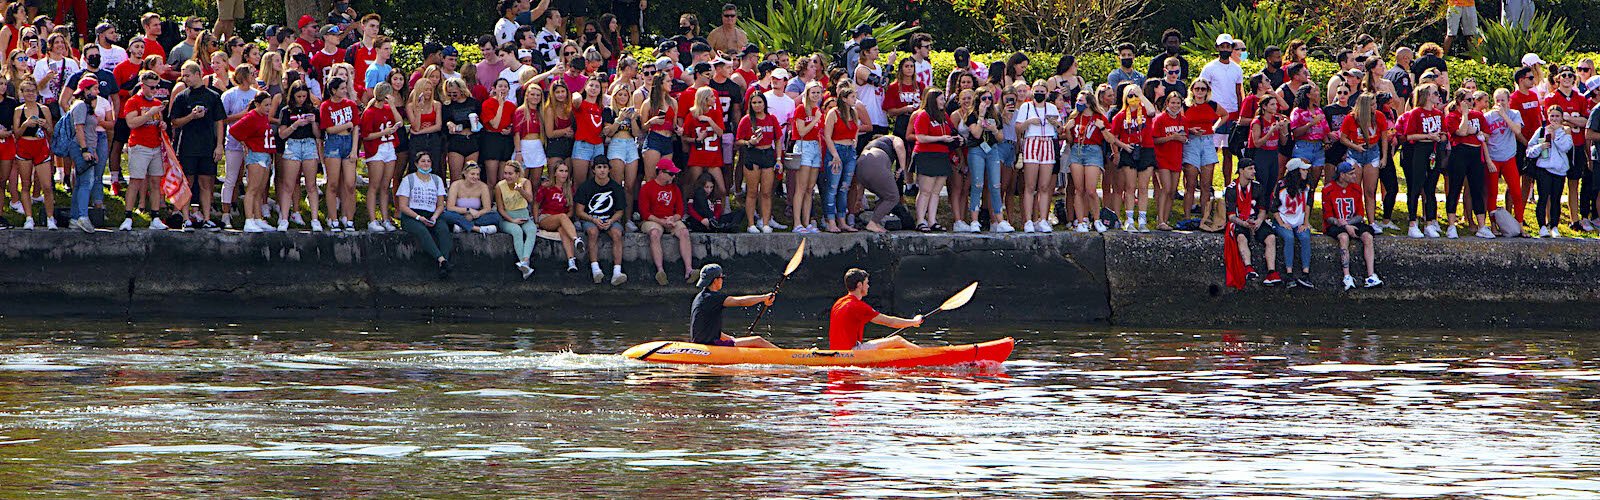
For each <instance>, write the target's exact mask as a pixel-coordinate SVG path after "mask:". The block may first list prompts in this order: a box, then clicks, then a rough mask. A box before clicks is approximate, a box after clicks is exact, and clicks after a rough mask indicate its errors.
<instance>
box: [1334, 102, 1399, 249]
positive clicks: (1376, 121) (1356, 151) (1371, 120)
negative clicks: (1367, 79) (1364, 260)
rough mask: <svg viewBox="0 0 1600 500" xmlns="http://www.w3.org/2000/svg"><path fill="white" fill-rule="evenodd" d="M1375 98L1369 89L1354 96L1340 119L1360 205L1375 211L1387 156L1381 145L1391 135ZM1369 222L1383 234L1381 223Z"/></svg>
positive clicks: (1341, 139)
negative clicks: (1360, 197) (1353, 99)
mask: <svg viewBox="0 0 1600 500" xmlns="http://www.w3.org/2000/svg"><path fill="white" fill-rule="evenodd" d="M1377 102H1378V98H1377V96H1375V95H1373V94H1371V93H1363V94H1361V95H1359V96H1356V100H1355V106H1354V107H1353V108H1351V111H1350V113H1349V114H1347V115H1345V116H1344V119H1343V120H1341V121H1340V122H1339V141H1340V142H1342V143H1343V144H1344V147H1345V148H1346V149H1348V150H1349V153H1348V156H1349V158H1348V159H1349V161H1350V162H1352V163H1353V165H1355V169H1356V178H1357V179H1359V180H1360V184H1361V192H1362V195H1363V197H1362V200H1363V202H1364V204H1363V206H1366V207H1368V209H1369V210H1372V211H1374V212H1376V211H1377V207H1378V205H1377V200H1378V181H1379V177H1380V176H1382V171H1381V169H1382V168H1383V162H1384V161H1385V160H1386V159H1387V156H1385V154H1384V153H1385V149H1384V145H1385V144H1387V143H1388V142H1389V141H1390V139H1391V136H1392V135H1393V134H1392V132H1391V130H1390V121H1389V117H1388V116H1387V115H1385V114H1384V113H1383V112H1382V111H1381V110H1379V109H1378V104H1377ZM1391 191H1392V189H1391ZM1369 220H1370V218H1369ZM1372 226H1373V229H1374V231H1375V232H1376V233H1377V234H1383V227H1382V226H1380V225H1378V224H1376V223H1374V224H1372Z"/></svg>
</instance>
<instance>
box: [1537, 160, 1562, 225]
mask: <svg viewBox="0 0 1600 500" xmlns="http://www.w3.org/2000/svg"><path fill="white" fill-rule="evenodd" d="M1531 171H1532V172H1533V173H1534V175H1536V176H1538V184H1539V204H1538V207H1537V208H1536V209H1535V210H1536V213H1535V216H1536V218H1537V219H1538V221H1539V227H1556V226H1558V225H1560V224H1561V190H1562V189H1564V188H1565V187H1566V184H1567V179H1566V177H1565V176H1560V175H1556V174H1552V173H1550V171H1549V170H1545V169H1542V168H1539V167H1533V169H1531Z"/></svg>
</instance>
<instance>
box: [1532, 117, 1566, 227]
mask: <svg viewBox="0 0 1600 500" xmlns="http://www.w3.org/2000/svg"><path fill="white" fill-rule="evenodd" d="M1543 123H1544V125H1543V126H1541V127H1539V128H1538V129H1537V130H1535V131H1534V133H1533V136H1532V137H1529V138H1528V152H1527V155H1528V156H1529V157H1531V158H1534V161H1535V164H1534V169H1533V172H1534V174H1535V177H1536V178H1537V184H1538V188H1539V203H1538V204H1537V205H1536V206H1535V209H1534V211H1535V216H1536V218H1537V222H1538V223H1539V237H1540V238H1560V237H1561V190H1562V183H1561V181H1562V179H1565V178H1568V169H1569V168H1570V162H1571V161H1572V158H1571V154H1570V152H1571V150H1572V134H1571V130H1570V128H1569V127H1568V126H1567V124H1566V110H1563V109H1561V106H1550V107H1549V109H1548V111H1546V113H1545V120H1544V121H1543Z"/></svg>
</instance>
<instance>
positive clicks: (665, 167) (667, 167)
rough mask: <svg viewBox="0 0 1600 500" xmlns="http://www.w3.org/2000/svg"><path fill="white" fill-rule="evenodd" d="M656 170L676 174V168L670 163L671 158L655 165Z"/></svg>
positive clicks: (663, 159)
mask: <svg viewBox="0 0 1600 500" xmlns="http://www.w3.org/2000/svg"><path fill="white" fill-rule="evenodd" d="M656 170H659V171H662V172H666V173H669V174H676V173H678V166H677V165H675V164H673V163H672V159H671V158H662V159H661V161H659V162H657V163H656Z"/></svg>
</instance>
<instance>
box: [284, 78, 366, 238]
mask: <svg viewBox="0 0 1600 500" xmlns="http://www.w3.org/2000/svg"><path fill="white" fill-rule="evenodd" d="M319 114H320V110H319V109H318V108H317V106H316V105H314V104H313V103H312V100H311V90H310V89H307V88H306V85H305V84H304V83H301V82H294V83H292V84H290V85H289V88H288V90H286V91H284V98H283V104H282V106H281V107H279V108H278V113H277V118H278V120H277V122H278V124H279V125H278V135H279V137H282V138H283V160H282V161H281V162H279V164H278V178H277V182H276V186H277V187H278V206H279V207H280V210H281V213H280V214H279V217H278V231H288V230H289V222H290V218H291V217H293V218H294V219H299V218H300V211H299V210H296V209H295V207H297V206H299V201H297V200H295V198H296V196H295V194H296V191H298V190H299V189H300V188H301V187H302V186H301V185H300V183H301V181H302V179H303V180H304V183H305V184H304V186H303V187H304V188H305V190H306V206H307V208H309V209H310V210H311V218H310V220H311V230H312V231H313V232H321V231H322V223H321V222H319V221H318V218H317V205H318V201H319V200H318V199H317V167H318V163H319V162H318V160H319V159H320V155H319V154H318V151H319V150H320V149H321V148H320V147H319V145H318V139H319V135H320V132H321V129H320V127H318V126H317V118H318V115H319ZM369 172H372V173H373V186H379V185H381V184H378V183H377V182H379V179H381V177H379V174H378V173H377V172H376V169H369ZM299 223H300V222H299V221H298V220H297V221H296V224H299Z"/></svg>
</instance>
